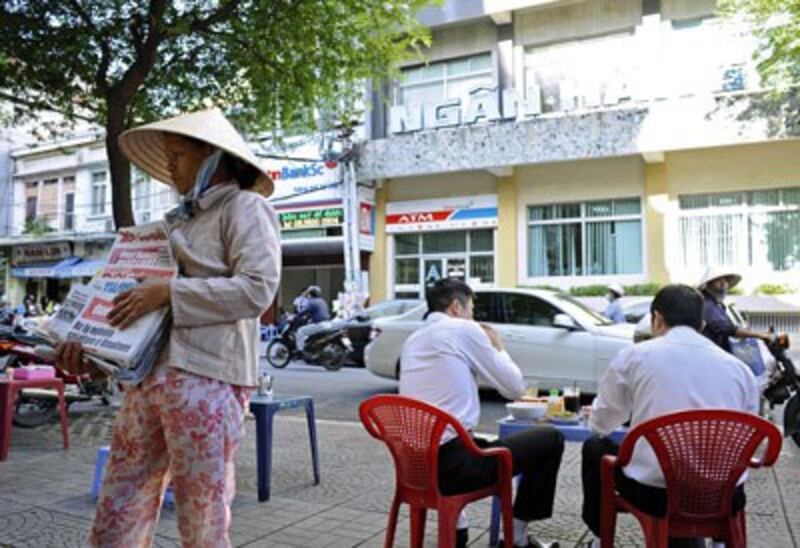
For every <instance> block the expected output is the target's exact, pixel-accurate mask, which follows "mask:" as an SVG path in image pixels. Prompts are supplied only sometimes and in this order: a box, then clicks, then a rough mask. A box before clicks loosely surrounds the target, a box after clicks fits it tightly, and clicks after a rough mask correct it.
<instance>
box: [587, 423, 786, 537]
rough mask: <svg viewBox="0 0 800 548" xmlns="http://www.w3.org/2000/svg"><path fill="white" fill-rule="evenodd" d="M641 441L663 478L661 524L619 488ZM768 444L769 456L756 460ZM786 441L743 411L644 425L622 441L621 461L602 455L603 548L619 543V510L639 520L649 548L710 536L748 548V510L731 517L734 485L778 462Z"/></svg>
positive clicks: (659, 520) (778, 432) (617, 457)
mask: <svg viewBox="0 0 800 548" xmlns="http://www.w3.org/2000/svg"><path fill="white" fill-rule="evenodd" d="M641 438H645V439H646V440H647V442H649V443H650V446H651V447H652V448H653V451H654V452H655V454H656V457H657V458H658V462H659V464H660V465H661V470H662V472H663V473H664V480H665V482H666V489H667V514H666V516H665V517H664V518H655V517H653V516H650V515H649V514H645V513H644V512H642V511H640V510H638V509H636V508H635V507H634V506H633V505H631V504H630V503H629V502H628V501H626V500H625V499H624V498H623V497H622V496H621V495H620V494H619V493H617V492H616V491H615V489H614V469H615V468H617V467H623V466H626V465H627V464H629V463H630V461H631V456H632V455H633V449H634V447H635V445H636V442H637V441H639V440H640V439H641ZM765 438H766V439H767V447H766V451H765V452H764V456H763V457H762V458H761V460H756V459H753V458H752V457H753V454H754V453H755V451H756V449H758V447H759V445H761V442H762V441H764V439H765ZM782 442H783V440H782V438H781V433H780V431H779V430H778V429H777V428H776V427H775V425H773V424H772V423H770V422H768V421H766V420H764V419H762V418H760V417H757V416H755V415H751V414H749V413H741V412H738V411H730V410H722V409H710V410H709V409H703V410H693V411H680V412H678V413H671V414H669V415H664V416H661V417H657V418H655V419H651V420H649V421H646V422H643V423H641V424H639V425H638V426H636V427H635V428H634V429H632V430H631V431H630V432H629V433H628V434H627V435H626V436H625V439H624V440H623V442H622V445H621V447H620V450H619V454H618V455H617V456H616V457H614V456H605V457H603V463H602V471H601V477H602V493H603V507H602V510H601V511H602V515H601V524H600V532H601V537H600V546H601V547H602V548H610V547H612V546H613V545H614V531H615V529H616V520H617V512H619V511H626V512H630V513H631V514H633V515H634V516H635V517H636V519H637V520H639V523H640V524H641V526H642V529H643V530H644V534H645V540H646V542H647V546H648V547H664V548H666V546H667V544H668V538H669V537H677V538H686V537H713V538H716V539H724V540H725V542H726V545H727V546H728V547H744V546H747V529H746V525H745V512H744V510H742V511H740V512H738V513H736V514H734V513H733V512H732V504H733V493H734V490H735V489H736V482H737V481H738V480H739V478H740V477H741V476H742V473H744V471H745V470H746V469H747V467H748V466H749V467H750V468H760V467H762V466H772V465H773V464H775V461H776V460H777V459H778V455H779V454H780V451H781V444H782Z"/></svg>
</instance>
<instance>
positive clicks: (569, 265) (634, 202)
mask: <svg viewBox="0 0 800 548" xmlns="http://www.w3.org/2000/svg"><path fill="white" fill-rule="evenodd" d="M528 219H529V222H528V225H529V226H528V275H529V276H531V277H550V276H604V275H615V274H638V273H640V272H642V261H643V256H642V245H643V244H642V219H641V201H640V200H639V198H625V199H620V200H597V201H591V202H585V203H583V204H581V203H577V204H575V203H573V204H552V205H547V206H532V207H530V208H529V212H528Z"/></svg>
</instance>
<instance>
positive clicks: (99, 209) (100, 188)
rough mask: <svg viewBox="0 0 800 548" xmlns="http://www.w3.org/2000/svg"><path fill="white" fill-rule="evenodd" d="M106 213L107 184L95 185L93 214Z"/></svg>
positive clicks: (93, 188) (93, 189) (93, 190)
mask: <svg viewBox="0 0 800 548" xmlns="http://www.w3.org/2000/svg"><path fill="white" fill-rule="evenodd" d="M105 212H106V184H105V183H104V182H103V183H95V184H93V185H92V214H93V215H102V214H103V213H105Z"/></svg>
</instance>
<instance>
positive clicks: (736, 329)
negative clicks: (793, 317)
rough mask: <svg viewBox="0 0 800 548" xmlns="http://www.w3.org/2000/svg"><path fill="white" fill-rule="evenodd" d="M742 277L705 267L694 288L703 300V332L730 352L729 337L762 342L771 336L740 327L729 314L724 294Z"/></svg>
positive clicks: (767, 341)
mask: <svg viewBox="0 0 800 548" xmlns="http://www.w3.org/2000/svg"><path fill="white" fill-rule="evenodd" d="M741 280H742V277H741V276H740V275H738V274H736V273H734V272H730V271H726V270H721V269H718V268H715V267H708V268H706V271H705V274H704V275H703V277H702V278H701V279H700V283H699V284H698V285H697V289H699V290H700V292H701V293H702V294H703V298H704V300H705V314H704V318H703V319H704V320H705V327H704V328H703V335H705V336H706V337H708V338H709V339H711V341H713V342H714V343H715V344H716V345H717V346H719V347H720V348H722V349H723V350H725V351H726V352H729V353H732V349H731V342H730V338H731V337H736V338H740V339H744V338H750V337H752V338H754V339H761V340H762V341H764V342H765V343H769V342H770V341H771V340H772V335H770V334H769V333H760V332H757V331H751V330H749V329H745V328H743V327H740V326H738V325H736V324H735V323H734V322H733V320H731V318H730V317H729V316H728V311H727V308H726V307H725V297H727V296H728V292H729V291H730V290H731V289H733V288H734V287H736V286H737V285H738V284H739V282H740V281H741Z"/></svg>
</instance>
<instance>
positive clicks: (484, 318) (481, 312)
mask: <svg viewBox="0 0 800 548" xmlns="http://www.w3.org/2000/svg"><path fill="white" fill-rule="evenodd" d="M498 299H499V296H498V295H497V294H496V293H492V292H486V291H481V292H480V293H476V294H475V300H474V305H475V310H474V312H473V316H474V318H475V321H477V322H490V323H502V321H501V318H500V315H499V314H498V313H497V301H498Z"/></svg>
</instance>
